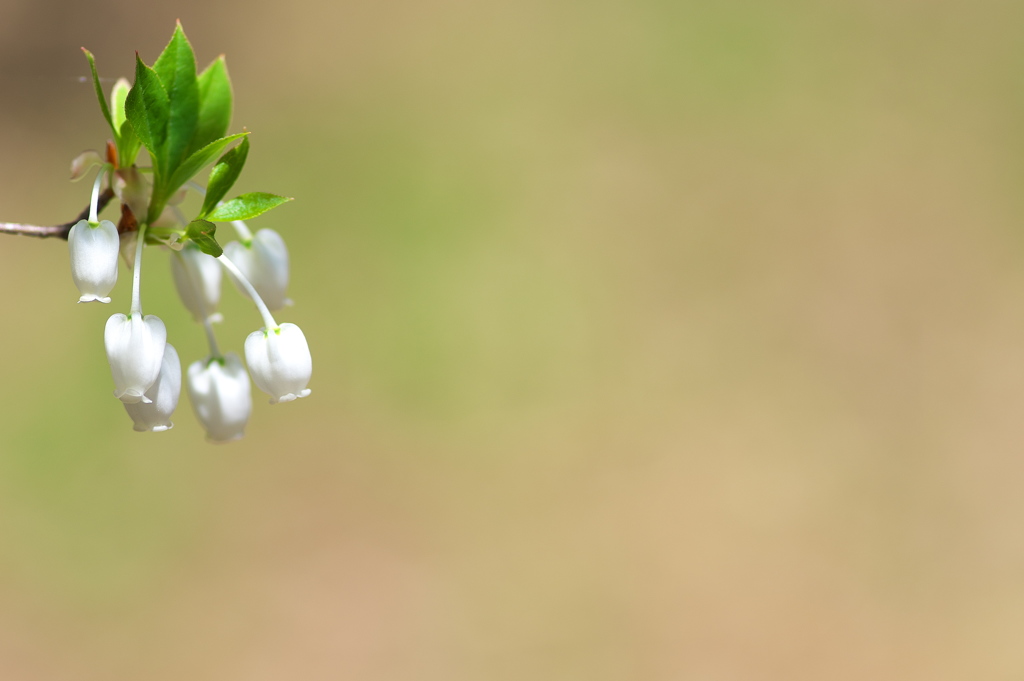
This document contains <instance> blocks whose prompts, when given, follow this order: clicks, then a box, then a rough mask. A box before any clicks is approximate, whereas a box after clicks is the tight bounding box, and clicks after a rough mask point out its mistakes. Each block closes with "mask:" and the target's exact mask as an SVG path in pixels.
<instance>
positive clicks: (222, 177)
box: [199, 137, 249, 216]
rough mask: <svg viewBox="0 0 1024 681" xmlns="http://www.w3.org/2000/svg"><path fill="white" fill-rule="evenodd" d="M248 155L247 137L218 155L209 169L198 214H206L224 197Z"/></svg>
mask: <svg viewBox="0 0 1024 681" xmlns="http://www.w3.org/2000/svg"><path fill="white" fill-rule="evenodd" d="M248 155H249V138H248V137H244V138H243V139H242V143H241V144H239V145H238V146H237V147H235V148H234V149H232V150H231V151H229V152H228V153H226V154H224V155H223V156H221V157H220V160H219V161H217V163H216V165H214V166H213V170H211V171H210V180H209V182H207V183H206V198H204V199H203V209H202V210H201V211H200V212H199V215H200V216H203V215H206V214H207V213H209V212H210V211H212V210H213V209H214V208H216V207H217V203H218V202H219V201H220V200H221V199H223V198H224V195H225V194H227V193H228V190H229V189H231V187H232V185H234V184H235V180H237V179H238V175H239V173H241V172H242V168H243V167H244V166H245V159H246V157H248Z"/></svg>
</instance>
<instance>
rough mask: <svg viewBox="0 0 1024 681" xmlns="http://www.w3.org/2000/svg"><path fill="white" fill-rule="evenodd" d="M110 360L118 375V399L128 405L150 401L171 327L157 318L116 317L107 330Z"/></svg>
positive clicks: (105, 341)
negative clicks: (148, 393) (151, 389)
mask: <svg viewBox="0 0 1024 681" xmlns="http://www.w3.org/2000/svg"><path fill="white" fill-rule="evenodd" d="M103 344H104V345H105V346H106V348H107V361H108V362H110V372H111V373H112V374H113V376H114V387H115V390H114V397H116V398H117V399H119V400H121V401H122V402H124V403H125V404H134V403H136V402H150V401H152V398H150V397H147V396H146V391H147V390H149V389H150V388H151V387H152V386H153V384H154V383H156V379H157V377H159V376H160V365H161V363H162V362H163V357H164V346H165V345H166V344H167V327H165V326H164V323H163V322H162V321H161V320H160V318H159V317H157V316H155V315H146V316H145V317H143V316H142V315H141V314H137V315H133V316H131V317H128V316H126V315H123V314H121V313H118V314H115V315H112V316H111V317H110V319H108V320H107V326H106V328H105V329H104V330H103Z"/></svg>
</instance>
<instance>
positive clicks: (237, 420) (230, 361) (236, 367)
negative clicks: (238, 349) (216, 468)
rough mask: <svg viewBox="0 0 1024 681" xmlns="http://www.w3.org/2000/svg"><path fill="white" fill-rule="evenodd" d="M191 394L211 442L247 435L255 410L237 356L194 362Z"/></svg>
mask: <svg viewBox="0 0 1024 681" xmlns="http://www.w3.org/2000/svg"><path fill="white" fill-rule="evenodd" d="M188 396H189V399H190V400H192V409H193V410H195V412H196V417H197V418H198V419H199V422H200V423H202V424H203V427H204V428H205V429H206V437H207V438H208V439H209V440H210V441H211V442H228V441H230V440H237V439H238V438H240V437H242V435H244V431H245V424H246V423H248V422H249V414H251V413H252V387H251V384H250V383H249V374H247V373H246V372H245V367H244V366H242V360H240V359H239V358H238V355H236V354H235V353H233V352H229V353H228V354H227V355H226V356H224V357H223V358H213V357H207V358H206V359H205V360H199V361H196V362H192V364H191V365H190V366H189V368H188Z"/></svg>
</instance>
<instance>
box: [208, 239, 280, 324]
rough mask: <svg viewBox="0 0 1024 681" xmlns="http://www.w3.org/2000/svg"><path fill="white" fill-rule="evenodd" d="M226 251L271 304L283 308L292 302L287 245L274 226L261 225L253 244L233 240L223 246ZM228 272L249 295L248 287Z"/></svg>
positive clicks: (268, 303)
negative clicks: (289, 295)
mask: <svg viewBox="0 0 1024 681" xmlns="http://www.w3.org/2000/svg"><path fill="white" fill-rule="evenodd" d="M224 252H225V253H227V256H228V258H230V259H231V261H232V262H233V263H235V266H237V267H238V269H240V270H241V271H242V274H244V275H245V278H246V279H248V280H249V283H251V284H252V285H253V288H255V289H256V292H257V293H259V294H260V297H261V298H263V302H264V303H266V304H267V307H268V308H270V309H271V310H280V309H281V308H283V307H284V306H285V305H291V304H292V301H291V300H289V299H288V295H287V294H288V247H287V246H285V245H284V239H282V238H281V235H280V234H278V233H277V232H275V231H274V230H272V229H261V230H259V231H258V232H256V234H255V235H254V236H253V238H252V243H251V245H249V246H246V245H245V244H243V243H242V242H240V241H232V242H231V243H229V244H227V245H226V246H224ZM229 276H231V280H232V281H233V282H234V283H235V286H237V287H238V290H239V291H241V292H242V294H243V295H245V296H246V297H248V296H249V294H248V293H247V292H246V290H245V287H243V286H242V285H241V284H239V283H238V280H237V279H235V277H234V275H230V274H229Z"/></svg>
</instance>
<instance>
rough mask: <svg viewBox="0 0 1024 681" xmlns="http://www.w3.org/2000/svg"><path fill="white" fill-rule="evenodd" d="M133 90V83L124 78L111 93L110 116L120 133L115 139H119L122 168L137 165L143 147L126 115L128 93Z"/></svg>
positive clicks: (118, 145)
mask: <svg viewBox="0 0 1024 681" xmlns="http://www.w3.org/2000/svg"><path fill="white" fill-rule="evenodd" d="M131 89H132V86H131V83H129V82H128V81H127V80H125V79H124V78H118V80H117V82H116V83H114V89H113V91H112V92H111V93H110V116H111V118H113V125H114V129H115V130H117V131H118V134H116V135H115V137H116V138H117V152H118V156H119V158H120V163H119V165H120V166H121V167H122V168H127V167H128V166H130V165H132V164H133V163H135V157H136V156H137V155H138V154H139V147H141V146H142V143H141V142H140V141H139V138H138V137H137V136H136V135H135V131H134V130H133V129H132V126H131V124H130V123H128V119H127V118H126V117H125V113H124V102H125V100H126V99H127V98H128V93H129V92H130V91H131Z"/></svg>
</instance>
